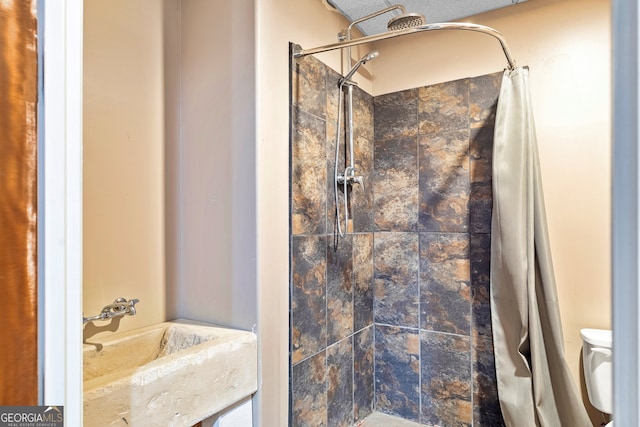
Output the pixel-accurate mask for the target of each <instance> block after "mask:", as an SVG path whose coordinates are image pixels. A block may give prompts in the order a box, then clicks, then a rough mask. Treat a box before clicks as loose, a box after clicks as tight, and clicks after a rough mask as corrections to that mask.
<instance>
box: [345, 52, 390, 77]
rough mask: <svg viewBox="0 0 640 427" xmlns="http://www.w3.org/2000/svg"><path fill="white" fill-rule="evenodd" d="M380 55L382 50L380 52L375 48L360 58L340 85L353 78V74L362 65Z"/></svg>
mask: <svg viewBox="0 0 640 427" xmlns="http://www.w3.org/2000/svg"><path fill="white" fill-rule="evenodd" d="M378 55H380V52H378V51H377V50H374V51H371V52H369V53H367V54H366V55H365V56H363V57H362V58H360V60H359V61H358V62H356V63H355V65H354V66H353V68H352V69H351V70H350V71H349V72H348V73H347V75H346V76H344V77H343V78H341V79H340V86H342V85H343V84H344V82H346V81H349V80H350V79H351V77H353V75H354V74H355V73H356V71H358V68H360V66H361V65H364V64H366V63H367V62H369V61H371V60H372V59H374V58H377V57H378Z"/></svg>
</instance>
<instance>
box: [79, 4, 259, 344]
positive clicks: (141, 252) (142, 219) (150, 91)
mask: <svg viewBox="0 0 640 427" xmlns="http://www.w3.org/2000/svg"><path fill="white" fill-rule="evenodd" d="M84 9H85V23H84V24H85V25H84V26H85V38H84V170H83V172H84V254H83V255H84V277H83V279H84V285H83V311H84V313H85V315H94V314H97V313H99V312H100V310H101V308H102V307H103V306H104V305H106V304H109V303H111V302H113V300H114V299H115V298H117V297H119V296H123V297H125V298H138V299H139V300H140V303H139V304H138V306H137V307H138V310H137V315H136V316H134V317H126V318H123V319H121V321H120V324H119V325H117V330H118V331H125V330H129V329H134V328H138V327H142V326H147V325H150V324H153V323H157V322H161V321H165V320H168V319H174V318H177V317H183V318H189V319H195V320H200V321H205V322H211V323H216V324H221V325H225V326H231V327H236V328H241V329H252V328H253V327H254V326H255V324H256V316H257V315H256V313H257V307H256V301H257V296H256V231H255V227H256V219H255V211H256V209H255V199H256V197H255V186H256V178H255V139H256V138H255V86H254V81H255V66H254V61H255V51H254V32H253V28H254V2H253V0H240V1H239V0H234V1H233V2H231V1H228V2H218V1H216V0H136V1H130V0H85V8H84ZM238 29H239V30H238ZM234 31H235V32H236V34H234ZM109 325H110V324H109V322H104V323H103V322H95V326H96V327H98V328H103V327H107V328H106V331H104V332H99V333H112V332H113V331H114V328H113V327H109ZM85 331H89V332H90V333H88V334H85V335H90V334H93V333H94V332H95V328H93V327H91V326H88V327H87V328H85Z"/></svg>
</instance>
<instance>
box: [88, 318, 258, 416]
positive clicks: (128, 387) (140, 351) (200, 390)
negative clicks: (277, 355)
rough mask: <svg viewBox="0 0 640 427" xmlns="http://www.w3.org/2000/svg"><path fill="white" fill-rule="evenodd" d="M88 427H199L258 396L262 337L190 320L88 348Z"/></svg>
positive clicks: (116, 336)
mask: <svg viewBox="0 0 640 427" xmlns="http://www.w3.org/2000/svg"><path fill="white" fill-rule="evenodd" d="M83 365H84V366H83V373H84V393H83V401H84V426H85V427H87V426H100V427H104V426H160V425H164V426H169V425H171V426H192V425H194V424H196V423H198V422H200V421H201V420H203V419H206V418H208V417H210V416H211V415H214V414H216V413H218V412H220V411H222V410H224V409H225V408H228V407H229V406H231V405H233V404H234V403H236V402H239V401H241V400H243V399H245V398H247V397H248V396H250V395H252V394H253V393H255V391H256V389H257V365H258V362H257V344H256V336H255V334H253V333H251V332H247V331H241V330H235V329H227V328H223V327H220V326H215V325H208V324H204V323H198V322H192V321H187V320H174V321H171V322H165V323H160V324H157V325H153V326H149V327H146V328H142V329H137V330H134V331H129V332H123V333H121V334H113V335H111V336H108V337H105V338H92V339H91V342H90V343H85V344H84V345H83Z"/></svg>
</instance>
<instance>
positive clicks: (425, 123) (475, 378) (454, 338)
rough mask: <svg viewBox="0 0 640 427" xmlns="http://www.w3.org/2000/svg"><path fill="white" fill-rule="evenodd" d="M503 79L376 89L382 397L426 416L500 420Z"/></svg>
mask: <svg viewBox="0 0 640 427" xmlns="http://www.w3.org/2000/svg"><path fill="white" fill-rule="evenodd" d="M501 77H502V74H501V73H495V74H491V75H487V76H481V77H476V78H468V79H462V80H456V81H452V82H446V83H441V84H436V85H432V86H428V87H422V88H418V89H411V90H406V91H402V92H398V93H393V94H388V95H382V96H378V97H376V98H374V121H375V132H374V136H375V139H374V159H373V164H374V177H373V180H374V189H373V193H374V210H375V212H374V214H373V215H374V227H375V229H374V254H373V258H374V295H375V298H374V308H375V314H374V320H375V366H376V369H375V373H374V376H375V406H376V409H377V410H379V411H382V412H386V413H389V414H392V415H398V416H402V417H404V418H408V419H411V420H414V421H418V422H420V423H423V424H425V425H444V426H476V427H477V426H492V427H493V426H496V427H499V426H501V425H503V423H502V417H501V414H500V408H499V403H498V399H497V390H496V385H495V382H496V380H495V366H494V363H493V361H494V357H493V342H492V335H491V313H490V303H489V262H490V232H491V207H492V194H491V152H492V141H493V124H494V121H495V107H496V104H497V97H498V94H499V90H500V83H501ZM416 281H417V282H416ZM416 283H417V286H416ZM414 314H418V317H417V318H416V317H415V316H414ZM414 360H415V364H413V363H412V362H413V361H414ZM399 382H400V383H401V384H400V383H399Z"/></svg>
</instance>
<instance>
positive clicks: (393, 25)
mask: <svg viewBox="0 0 640 427" xmlns="http://www.w3.org/2000/svg"><path fill="white" fill-rule="evenodd" d="M426 23H427V19H426V18H425V17H424V15H422V14H421V13H403V14H402V15H398V16H395V17H393V18H391V19H390V20H389V23H387V30H389V31H394V30H404V29H405V28H413V27H417V26H419V25H424V24H426Z"/></svg>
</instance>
